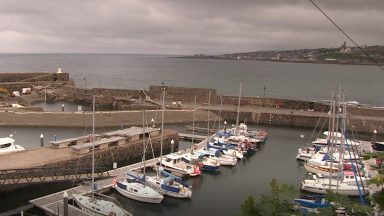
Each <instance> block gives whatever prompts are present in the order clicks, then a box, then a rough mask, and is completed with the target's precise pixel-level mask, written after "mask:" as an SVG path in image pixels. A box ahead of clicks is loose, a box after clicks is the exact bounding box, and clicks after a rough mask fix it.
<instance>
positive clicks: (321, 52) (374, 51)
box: [184, 42, 384, 65]
mask: <svg viewBox="0 0 384 216" xmlns="http://www.w3.org/2000/svg"><path fill="white" fill-rule="evenodd" d="M362 49H363V50H364V51H365V52H366V53H368V54H369V55H370V56H371V57H372V58H373V59H374V60H375V61H376V62H378V63H379V64H381V65H384V46H363V47H362ZM184 57H185V58H198V59H229V60H260V61H279V62H301V63H331V64H363V65H372V64H375V63H374V62H373V61H372V60H371V59H370V58H369V57H368V56H366V55H365V54H364V53H363V52H362V51H361V50H360V49H359V48H358V47H349V46H347V45H346V42H344V43H343V44H342V45H341V46H340V47H338V48H317V49H298V50H282V51H278V50H274V51H255V52H246V53H231V54H223V55H205V54H196V55H193V56H184Z"/></svg>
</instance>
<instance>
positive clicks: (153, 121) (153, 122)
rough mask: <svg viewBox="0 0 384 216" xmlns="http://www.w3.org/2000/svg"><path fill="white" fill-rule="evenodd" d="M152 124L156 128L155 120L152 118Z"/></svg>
mask: <svg viewBox="0 0 384 216" xmlns="http://www.w3.org/2000/svg"><path fill="white" fill-rule="evenodd" d="M151 124H152V127H153V128H154V127H155V120H154V119H153V118H151Z"/></svg>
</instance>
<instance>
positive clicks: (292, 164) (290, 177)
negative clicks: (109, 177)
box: [0, 125, 312, 216]
mask: <svg viewBox="0 0 384 216" xmlns="http://www.w3.org/2000/svg"><path fill="white" fill-rule="evenodd" d="M166 127H167V128H174V129H178V130H181V131H182V130H183V129H184V125H173V126H166ZM253 127H256V126H253ZM2 129H3V130H8V131H12V129H11V128H2ZM265 129H267V130H268V132H269V139H268V140H267V143H266V144H265V145H264V146H263V147H262V148H260V149H259V151H258V152H256V153H255V154H254V155H252V156H251V157H249V158H246V159H243V160H241V161H239V162H238V164H237V165H236V166H235V167H222V168H221V172H220V173H219V174H217V175H210V174H204V175H202V176H201V177H196V178H190V179H189V180H188V181H189V183H190V184H191V185H192V187H193V195H192V199H191V200H179V199H175V198H169V197H167V198H166V199H165V200H164V202H163V203H162V204H160V205H152V204H144V203H139V202H136V201H132V200H127V199H125V198H123V197H121V196H120V195H118V194H112V195H113V196H116V197H117V198H118V199H119V200H120V201H121V202H123V203H125V204H127V205H129V206H131V207H133V208H134V210H135V215H142V216H144V215H148V216H149V215H171V216H172V215H197V214H200V215H208V214H211V213H212V211H214V213H215V215H235V214H236V212H238V211H239V208H240V205H241V203H242V202H243V201H244V199H245V198H246V197H247V196H248V195H253V196H258V195H260V194H261V193H268V191H269V190H268V183H269V182H270V180H271V179H272V178H276V179H277V180H278V182H284V183H289V184H292V185H295V186H296V187H297V188H298V187H299V185H300V179H301V177H302V176H303V174H304V168H303V167H302V166H300V165H299V164H298V163H297V161H296V158H295V157H296V152H297V148H298V147H300V146H301V145H303V144H302V141H301V140H300V139H299V134H301V133H304V134H306V135H307V136H306V137H309V136H310V134H311V132H312V131H309V130H301V129H297V128H295V129H292V128H281V127H271V128H265ZM15 130H16V131H17V135H16V136H17V140H18V141H20V142H19V143H20V144H24V143H21V142H22V140H24V139H25V140H27V138H28V137H36V139H31V138H29V139H30V144H31V145H32V146H39V145H40V140H39V136H40V132H41V131H45V134H46V137H47V142H48V141H49V140H50V139H52V137H53V135H54V134H56V135H57V136H59V137H60V138H65V137H73V136H78V135H84V134H87V133H89V131H85V130H75V129H73V130H68V129H63V128H50V129H48V130H47V129H42V128H37V129H36V128H35V129H30V128H16V129H15ZM108 130H109V129H99V132H103V131H108ZM0 135H3V134H0ZM49 138H50V139H49ZM32 140H34V141H33V142H32ZM187 146H189V143H188V142H182V143H181V148H185V147H187ZM69 186H71V184H65V185H61V184H52V185H48V186H39V187H35V188H30V189H25V190H23V191H21V192H18V193H12V194H7V195H4V196H2V197H0V200H6V201H4V202H0V212H2V211H6V210H9V209H14V208H16V207H19V206H23V205H26V204H27V202H28V200H30V199H33V198H34V197H39V196H43V195H45V194H49V193H52V192H54V191H56V190H63V189H65V187H69ZM20 194H28V195H26V196H24V195H23V196H21V197H20ZM29 212H30V213H35V214H39V212H38V211H37V213H36V210H33V209H32V210H29Z"/></svg>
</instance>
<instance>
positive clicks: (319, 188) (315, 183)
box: [301, 179, 368, 196]
mask: <svg viewBox="0 0 384 216" xmlns="http://www.w3.org/2000/svg"><path fill="white" fill-rule="evenodd" d="M301 189H302V190H304V191H308V192H312V193H317V194H326V193H327V190H331V191H333V192H335V193H336V192H337V193H339V194H340V195H345V196H359V195H360V194H359V189H358V187H357V186H356V185H349V184H346V183H344V182H342V181H339V183H338V184H337V180H331V186H330V185H329V179H317V180H303V181H302V183H301ZM360 192H361V193H362V195H367V194H368V190H365V191H364V190H363V187H361V186H360Z"/></svg>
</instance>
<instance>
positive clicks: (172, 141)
mask: <svg viewBox="0 0 384 216" xmlns="http://www.w3.org/2000/svg"><path fill="white" fill-rule="evenodd" d="M174 144H175V141H174V140H173V139H171V153H173V151H174Z"/></svg>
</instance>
